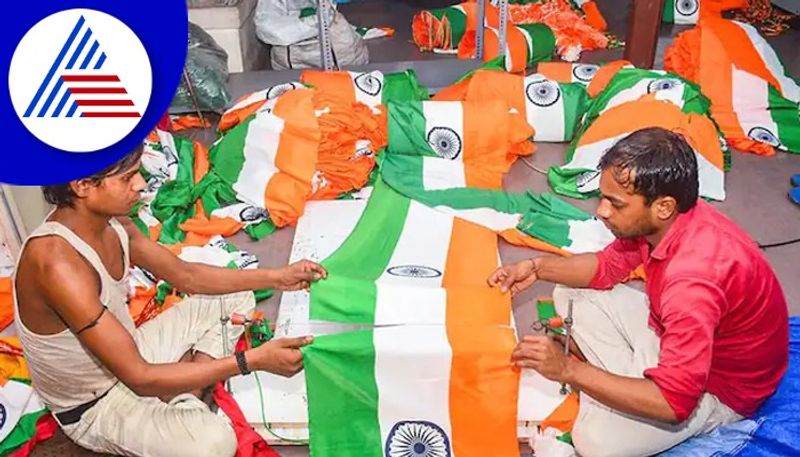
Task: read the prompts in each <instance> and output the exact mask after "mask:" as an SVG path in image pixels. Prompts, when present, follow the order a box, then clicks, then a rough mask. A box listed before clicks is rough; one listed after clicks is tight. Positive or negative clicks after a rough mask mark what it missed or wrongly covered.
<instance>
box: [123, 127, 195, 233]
mask: <svg viewBox="0 0 800 457" xmlns="http://www.w3.org/2000/svg"><path fill="white" fill-rule="evenodd" d="M207 154H208V152H207V150H206V149H205V147H204V146H203V145H202V144H200V143H198V142H193V141H191V140H188V139H186V138H180V137H176V136H173V135H172V134H170V133H169V132H165V131H162V130H155V131H154V132H152V133H151V134H150V135H149V136H148V137H147V138H146V139H145V142H144V149H143V152H142V166H141V169H140V172H141V174H142V176H143V177H144V178H145V181H147V186H146V187H145V189H144V190H142V192H141V200H140V201H139V203H138V204H137V205H136V206H135V207H134V208H133V209H132V211H131V214H130V216H131V220H132V221H133V222H134V224H136V226H137V227H138V228H139V229H140V230H141V231H142V232H143V233H144V234H145V235H146V236H148V237H149V238H150V239H152V240H155V241H161V242H163V243H166V244H173V243H178V242H181V241H183V240H184V238H185V233H184V232H183V231H182V230H180V228H179V226H180V224H182V223H183V222H184V221H186V220H187V219H189V218H191V217H193V216H194V215H195V210H196V208H195V202H196V201H197V199H198V198H199V197H200V194H201V193H202V187H199V186H197V184H198V182H199V181H200V179H201V178H202V177H203V175H204V174H205V173H206V170H207V168H208V162H207V160H208V159H207Z"/></svg>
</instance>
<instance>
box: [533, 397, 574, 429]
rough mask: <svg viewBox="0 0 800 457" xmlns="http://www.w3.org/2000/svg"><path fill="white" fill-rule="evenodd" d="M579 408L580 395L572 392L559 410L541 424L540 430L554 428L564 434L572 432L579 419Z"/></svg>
mask: <svg viewBox="0 0 800 457" xmlns="http://www.w3.org/2000/svg"><path fill="white" fill-rule="evenodd" d="M579 406H580V403H579V401H578V394H577V393H576V392H570V394H569V395H567V396H566V397H565V398H564V401H563V402H561V404H560V405H558V408H556V409H555V410H554V411H553V412H552V413H550V415H549V416H547V418H546V419H545V420H543V421H542V423H541V424H539V429H540V430H545V429H547V428H549V427H552V428H555V429H556V430H560V431H561V432H563V433H567V432H571V431H572V428H573V427H574V426H575V420H576V419H577V418H578V409H579Z"/></svg>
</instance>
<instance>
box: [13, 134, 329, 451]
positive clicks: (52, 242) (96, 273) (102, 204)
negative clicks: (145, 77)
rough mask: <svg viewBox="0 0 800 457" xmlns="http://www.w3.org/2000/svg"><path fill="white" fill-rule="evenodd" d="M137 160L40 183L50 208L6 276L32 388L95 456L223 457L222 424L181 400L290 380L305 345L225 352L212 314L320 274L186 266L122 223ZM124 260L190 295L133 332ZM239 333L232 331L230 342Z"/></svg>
mask: <svg viewBox="0 0 800 457" xmlns="http://www.w3.org/2000/svg"><path fill="white" fill-rule="evenodd" d="M141 152H142V151H141V147H140V148H139V149H137V150H136V151H135V152H133V153H132V154H130V155H128V156H127V157H125V158H124V159H123V160H121V161H120V162H119V163H117V164H115V165H113V166H111V167H109V168H108V169H106V170H103V171H101V172H99V173H98V174H96V175H94V176H91V177H89V178H85V179H79V180H76V181H72V182H69V183H67V184H63V185H55V186H46V187H45V188H44V192H45V197H46V198H47V199H48V201H50V202H51V203H53V204H55V205H56V209H55V211H54V212H53V213H52V214H51V215H50V216H49V217H48V218H47V220H46V221H45V223H44V224H42V226H41V227H39V228H38V229H37V230H36V231H35V232H34V233H33V234H32V235H31V237H30V238H29V239H28V241H27V242H26V245H25V247H24V248H23V252H22V255H21V256H20V260H19V263H18V266H17V270H16V271H17V274H16V278H15V295H16V300H15V301H16V303H17V309H16V312H15V319H16V324H17V328H18V330H19V332H20V339H21V341H22V345H23V349H24V351H25V356H26V358H27V361H28V364H29V367H30V372H31V378H32V381H33V387H34V388H35V389H36V390H37V392H38V393H39V395H40V396H41V397H42V399H43V401H44V402H45V404H46V405H47V406H48V407H49V408H50V409H51V410H52V411H53V413H54V414H55V416H56V419H57V421H58V422H59V424H60V425H61V428H62V429H63V430H64V432H65V433H66V434H67V435H68V436H69V437H70V438H71V439H72V440H73V441H75V442H76V443H78V444H79V445H81V446H83V447H85V448H88V449H91V450H93V451H95V452H100V453H114V454H120V455H135V456H140V455H141V456H145V455H146V456H169V457H176V456H184V455H185V456H193V457H197V456H206V455H207V456H232V455H234V453H235V451H236V446H237V442H236V437H235V435H234V433H233V430H232V428H231V427H230V426H229V425H228V424H227V423H226V422H225V421H224V420H222V419H221V418H219V417H218V416H217V415H215V414H214V413H212V412H211V411H210V410H209V409H208V406H207V405H206V404H205V403H203V402H202V401H200V400H199V399H198V398H197V396H196V394H194V395H193V394H192V393H191V392H197V391H202V389H204V388H206V387H208V386H211V385H213V384H214V383H216V382H218V381H222V380H225V379H227V378H229V377H231V376H235V375H238V374H240V373H248V372H249V371H251V370H252V371H255V370H266V371H269V372H272V373H277V374H280V375H283V376H292V375H294V374H296V373H297V372H298V371H300V370H301V369H302V356H301V353H300V351H299V348H300V347H302V346H304V345H306V344H309V343H310V342H311V338H310V337H304V338H291V339H275V340H272V341H270V342H268V343H266V344H264V345H262V346H260V347H258V348H255V349H250V350H247V351H243V352H237V353H236V354H235V355H227V356H226V354H224V353H223V343H222V336H221V333H222V331H221V328H220V322H219V316H220V306H222V307H223V308H224V310H225V312H226V313H228V314H230V313H234V312H238V313H242V314H247V313H249V312H251V311H252V310H253V309H254V306H255V299H254V296H253V293H252V292H251V291H252V290H256V289H265V288H276V289H280V290H298V289H303V288H308V287H309V285H310V284H311V282H313V281H317V280H320V279H324V278H325V277H326V276H327V273H326V271H325V270H324V269H323V268H322V267H321V266H320V265H318V264H316V263H313V262H310V261H301V262H298V263H295V264H292V265H289V266H287V267H284V268H279V269H256V270H229V269H225V268H216V267H211V266H207V265H202V264H194V263H186V262H184V261H182V260H180V259H179V258H178V257H176V256H175V255H174V254H172V253H171V252H170V251H169V250H167V249H166V248H164V247H162V246H160V245H159V244H157V243H155V242H153V241H151V240H149V239H148V238H147V237H145V236H144V235H143V234H141V232H139V231H138V230H137V229H136V227H135V226H134V225H133V224H132V223H131V222H130V221H129V220H128V219H127V217H126V214H128V212H129V211H130V210H131V208H132V207H133V206H134V204H135V203H136V202H137V200H138V199H139V192H140V191H141V190H142V189H144V187H145V182H144V180H143V178H142V176H141V175H140V174H139V167H140V157H141ZM132 264H133V265H137V266H140V267H142V268H144V269H146V270H148V271H150V272H152V273H153V274H154V275H155V276H157V277H159V278H163V279H165V280H167V281H168V282H169V283H171V284H172V285H174V286H175V287H176V288H177V289H178V290H181V291H183V292H186V293H189V294H191V297H190V298H188V299H186V300H184V301H183V302H181V303H179V304H178V305H175V306H174V307H172V308H170V309H168V310H167V311H165V312H164V313H163V314H161V315H160V316H158V317H156V318H155V319H153V320H152V321H150V322H148V323H145V324H144V325H142V326H141V327H139V328H135V326H134V324H133V321H132V320H131V318H130V316H129V314H128V312H127V303H126V300H127V287H128V286H127V282H128V270H129V268H130V265H132ZM241 332H242V329H241V327H229V329H228V336H229V339H230V341H229V343H230V344H229V347H234V343H235V342H236V340H237V339H238V338H239V336H240V335H241Z"/></svg>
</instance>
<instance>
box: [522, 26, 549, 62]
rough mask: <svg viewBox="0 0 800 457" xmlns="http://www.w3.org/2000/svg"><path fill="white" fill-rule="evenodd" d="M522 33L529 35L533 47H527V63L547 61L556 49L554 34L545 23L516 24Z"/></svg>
mask: <svg viewBox="0 0 800 457" xmlns="http://www.w3.org/2000/svg"><path fill="white" fill-rule="evenodd" d="M517 27H518V28H520V29H522V31H523V33H527V34H528V35H529V36H530V37H531V43H532V45H533V48H532V49H530V48H529V51H530V52H529V53H528V65H527V66H531V65H532V64H534V63H536V62H543V61H548V60H550V59H551V58H552V57H553V52H555V50H556V36H555V34H554V33H553V30H551V29H550V27H548V26H547V25H545V24H517Z"/></svg>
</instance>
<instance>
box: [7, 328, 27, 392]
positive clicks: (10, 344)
mask: <svg viewBox="0 0 800 457" xmlns="http://www.w3.org/2000/svg"><path fill="white" fill-rule="evenodd" d="M11 378H16V379H30V378H31V376H30V373H28V364H27V363H26V362H25V357H24V356H23V354H22V345H20V342H19V339H18V338H17V337H13V336H9V337H3V338H0V386H4V385H5V384H6V382H8V380H9V379H11Z"/></svg>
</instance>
